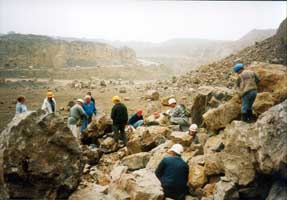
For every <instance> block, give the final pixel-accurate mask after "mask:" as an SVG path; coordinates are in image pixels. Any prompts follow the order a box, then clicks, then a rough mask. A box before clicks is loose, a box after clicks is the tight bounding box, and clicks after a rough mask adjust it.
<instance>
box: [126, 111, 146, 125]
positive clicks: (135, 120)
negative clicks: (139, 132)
mask: <svg viewBox="0 0 287 200" xmlns="http://www.w3.org/2000/svg"><path fill="white" fill-rule="evenodd" d="M143 123H144V120H143V110H142V109H138V110H137V112H136V113H135V114H133V115H132V116H131V118H130V119H129V121H128V125H131V126H133V127H134V128H137V127H139V126H141V125H143Z"/></svg>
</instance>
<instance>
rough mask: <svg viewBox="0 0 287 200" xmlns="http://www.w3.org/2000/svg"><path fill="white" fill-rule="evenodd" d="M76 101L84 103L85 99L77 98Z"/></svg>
mask: <svg viewBox="0 0 287 200" xmlns="http://www.w3.org/2000/svg"><path fill="white" fill-rule="evenodd" d="M76 102H80V103H84V100H83V99H77V100H76Z"/></svg>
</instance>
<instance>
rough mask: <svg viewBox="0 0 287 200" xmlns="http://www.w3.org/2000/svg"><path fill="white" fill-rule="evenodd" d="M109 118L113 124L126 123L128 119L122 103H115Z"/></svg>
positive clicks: (125, 108)
mask: <svg viewBox="0 0 287 200" xmlns="http://www.w3.org/2000/svg"><path fill="white" fill-rule="evenodd" d="M111 118H112V120H113V123H114V124H126V123H127V121H128V110H127V107H126V106H125V105H124V104H123V103H120V102H119V103H116V104H115V105H114V106H113V108H112V113H111Z"/></svg>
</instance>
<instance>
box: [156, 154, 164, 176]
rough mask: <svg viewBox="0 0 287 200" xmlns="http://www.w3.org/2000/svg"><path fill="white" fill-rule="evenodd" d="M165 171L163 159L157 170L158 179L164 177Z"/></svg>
mask: <svg viewBox="0 0 287 200" xmlns="http://www.w3.org/2000/svg"><path fill="white" fill-rule="evenodd" d="M164 169H165V159H162V160H161V161H160V163H159V165H158V166H157V168H156V170H155V175H156V177H157V178H158V179H160V178H161V177H162V175H163V172H164Z"/></svg>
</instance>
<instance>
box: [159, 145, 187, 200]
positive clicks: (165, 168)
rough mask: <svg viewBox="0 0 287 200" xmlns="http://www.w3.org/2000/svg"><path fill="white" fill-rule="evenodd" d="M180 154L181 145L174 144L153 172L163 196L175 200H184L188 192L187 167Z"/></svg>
mask: <svg viewBox="0 0 287 200" xmlns="http://www.w3.org/2000/svg"><path fill="white" fill-rule="evenodd" d="M182 152H183V147H182V145H181V144H174V145H173V146H172V147H171V148H170V149H169V150H168V154H169V156H167V157H165V158H163V159H162V160H161V162H160V163H159V165H158V167H157V169H156V171H155V175H156V176H157V178H158V179H159V180H160V182H161V186H162V187H163V191H164V196H165V197H168V198H172V199H175V200H184V199H185V195H186V194H187V192H188V187H187V182H188V174H189V167H188V165H187V164H186V162H185V161H184V160H182V158H181V153H182Z"/></svg>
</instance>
